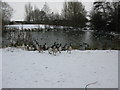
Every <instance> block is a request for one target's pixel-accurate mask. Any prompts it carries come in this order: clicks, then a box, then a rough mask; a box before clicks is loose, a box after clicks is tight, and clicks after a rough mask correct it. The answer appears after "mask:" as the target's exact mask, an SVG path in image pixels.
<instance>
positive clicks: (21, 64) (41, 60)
mask: <svg viewBox="0 0 120 90" xmlns="http://www.w3.org/2000/svg"><path fill="white" fill-rule="evenodd" d="M9 49H10V48H6V49H0V52H2V61H3V63H2V64H3V66H2V68H3V72H2V75H3V77H2V87H3V88H85V87H86V85H88V86H87V87H88V88H117V87H118V51H115V50H104V51H102V50H94V51H93V50H91V51H89V50H86V51H80V50H73V51H72V53H71V54H69V53H67V52H65V51H63V52H62V53H61V54H59V53H58V54H57V56H53V55H50V54H48V52H47V51H45V52H44V53H38V51H23V50H21V49H14V50H12V51H11V50H10V51H9Z"/></svg>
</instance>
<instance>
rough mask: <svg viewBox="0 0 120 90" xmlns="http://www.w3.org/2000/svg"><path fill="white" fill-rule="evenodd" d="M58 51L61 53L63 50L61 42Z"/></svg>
mask: <svg viewBox="0 0 120 90" xmlns="http://www.w3.org/2000/svg"><path fill="white" fill-rule="evenodd" d="M58 51H59V53H61V51H62V45H61V44H60V45H59V48H58Z"/></svg>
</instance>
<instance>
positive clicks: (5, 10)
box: [2, 2, 13, 24]
mask: <svg viewBox="0 0 120 90" xmlns="http://www.w3.org/2000/svg"><path fill="white" fill-rule="evenodd" d="M12 13H13V8H12V7H11V6H10V5H9V4H8V3H6V2H2V23H3V24H6V22H8V21H10V19H11V17H12Z"/></svg>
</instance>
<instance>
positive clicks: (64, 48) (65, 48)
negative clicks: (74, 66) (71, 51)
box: [63, 43, 68, 51]
mask: <svg viewBox="0 0 120 90" xmlns="http://www.w3.org/2000/svg"><path fill="white" fill-rule="evenodd" d="M67 49H68V47H67V43H66V44H65V45H64V46H63V51H66V50H67Z"/></svg>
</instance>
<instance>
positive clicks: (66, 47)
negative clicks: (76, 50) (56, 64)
mask: <svg viewBox="0 0 120 90" xmlns="http://www.w3.org/2000/svg"><path fill="white" fill-rule="evenodd" d="M35 42H36V44H35V45H25V44H23V45H22V49H23V50H28V51H35V50H37V51H39V53H42V52H43V51H46V50H48V53H49V54H53V55H54V56H56V54H57V53H61V51H67V52H68V53H71V50H72V49H73V48H72V45H71V43H70V44H69V45H68V44H67V43H66V44H65V45H64V46H63V47H62V44H59V43H56V42H54V44H53V45H52V46H48V45H47V44H46V43H45V44H44V45H39V44H38V42H37V41H35Z"/></svg>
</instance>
